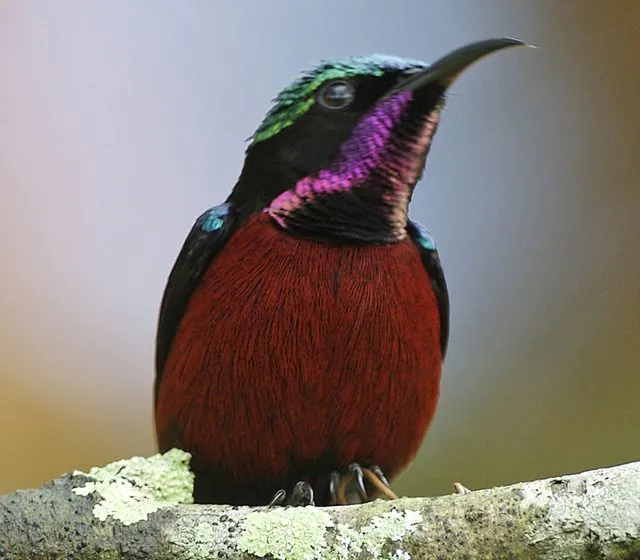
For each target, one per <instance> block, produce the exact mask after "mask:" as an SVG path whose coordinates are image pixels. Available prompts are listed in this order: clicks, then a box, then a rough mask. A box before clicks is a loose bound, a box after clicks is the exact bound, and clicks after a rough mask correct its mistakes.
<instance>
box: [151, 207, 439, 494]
mask: <svg viewBox="0 0 640 560" xmlns="http://www.w3.org/2000/svg"><path fill="white" fill-rule="evenodd" d="M439 336H440V321H439V314H438V306H437V303H436V298H435V295H434V293H433V290H432V288H431V283H430V281H429V278H428V276H427V272H426V270H425V268H424V267H423V264H422V262H421V260H420V254H419V252H418V250H417V248H416V247H415V246H414V244H413V242H412V241H411V240H409V239H406V240H404V241H402V242H399V243H395V244H390V245H380V246H348V245H345V246H335V245H330V244H325V243H321V242H316V241H312V240H304V239H298V238H295V237H292V236H290V235H288V234H286V233H284V232H282V231H280V230H278V229H276V228H275V227H274V226H273V225H272V223H271V222H270V220H269V218H268V217H266V216H265V215H261V216H258V217H255V218H253V219H251V220H250V221H249V222H247V223H246V224H245V225H244V226H243V227H242V228H240V229H239V230H238V231H237V232H236V233H235V234H234V235H233V237H232V238H231V239H230V240H229V242H228V243H227V246H226V247H225V248H224V250H223V251H222V252H221V253H220V254H219V255H218V256H217V258H216V259H215V260H214V262H213V263H212V264H211V266H210V267H209V269H208V270H207V272H206V273H205V274H204V276H203V278H202V280H201V282H200V284H199V285H198V288H197V289H196V290H195V292H194V293H193V295H192V297H191V299H190V301H189V304H188V306H187V309H186V312H185V314H184V317H183V319H182V321H181V323H180V325H179V328H178V331H177V333H176V336H175V339H174V341H173V345H172V347H171V352H170V355H169V358H168V360H167V362H166V366H165V369H164V374H163V377H162V381H161V385H160V391H159V396H158V402H157V406H156V429H157V432H158V436H159V437H158V439H159V442H160V447H161V449H168V448H171V447H174V446H179V447H182V448H183V449H185V450H187V451H189V452H190V453H191V454H192V455H193V462H192V464H193V468H194V471H195V472H196V488H202V489H203V490H202V491H201V492H200V496H198V495H196V500H197V501H210V502H218V501H219V502H227V503H229V502H231V503H233V502H234V499H233V497H231V496H230V491H231V490H230V489H233V491H234V492H235V493H236V494H238V493H239V494H242V495H243V498H242V499H243V500H244V501H246V503H252V502H255V503H264V497H265V496H266V497H267V498H266V499H267V500H268V499H269V498H270V496H271V495H272V494H273V492H275V491H276V490H277V489H278V488H279V487H282V486H284V485H285V484H287V483H289V482H290V481H293V482H295V481H297V480H301V479H308V480H309V479H312V480H313V479H316V478H319V477H322V476H325V475H328V472H327V470H333V469H344V468H345V467H346V466H347V465H348V464H349V463H351V462H354V461H355V462H359V463H361V464H366V463H371V464H377V465H379V466H380V467H381V468H382V469H383V470H384V471H385V472H386V473H387V475H388V476H391V477H392V476H393V475H394V474H397V473H398V472H399V471H401V470H402V469H403V468H404V467H406V466H407V464H408V463H409V461H410V460H411V459H412V458H413V456H414V455H415V453H416V452H417V450H418V448H419V446H420V443H421V441H422V439H423V437H424V435H425V433H426V430H427V428H428V426H429V423H430V421H431V419H432V417H433V414H434V411H435V407H436V402H437V399H438V393H439V385H440V368H441V361H442V360H441V351H440V342H439ZM198 477H200V482H199V481H198ZM207 478H208V479H209V480H205V479H207ZM205 488H206V490H205Z"/></svg>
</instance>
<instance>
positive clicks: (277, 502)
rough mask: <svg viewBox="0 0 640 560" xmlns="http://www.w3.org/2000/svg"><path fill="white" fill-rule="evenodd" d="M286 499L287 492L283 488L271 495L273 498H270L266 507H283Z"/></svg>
mask: <svg viewBox="0 0 640 560" xmlns="http://www.w3.org/2000/svg"><path fill="white" fill-rule="evenodd" d="M286 498H287V491H286V490H285V489H284V488H280V490H278V491H277V492H276V493H275V494H274V495H273V498H271V501H270V502H269V506H268V507H273V506H283V505H284V501H285V499H286Z"/></svg>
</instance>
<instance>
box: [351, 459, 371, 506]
mask: <svg viewBox="0 0 640 560" xmlns="http://www.w3.org/2000/svg"><path fill="white" fill-rule="evenodd" d="M347 470H348V471H349V474H350V475H351V476H352V477H353V481H354V482H355V485H356V490H357V491H358V494H359V495H360V498H361V499H362V500H363V501H366V500H367V489H366V488H365V487H364V476H363V473H362V467H361V466H360V465H358V463H351V464H350V465H349V466H348V467H347Z"/></svg>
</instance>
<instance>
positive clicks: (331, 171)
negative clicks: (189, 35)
mask: <svg viewBox="0 0 640 560" xmlns="http://www.w3.org/2000/svg"><path fill="white" fill-rule="evenodd" d="M522 45H524V43H523V42H521V41H519V40H516V39H511V38H495V39H487V40H483V41H477V42H474V43H471V44H467V45H465V46H463V47H461V48H458V49H456V50H454V51H452V52H450V53H449V54H448V55H445V56H443V57H442V58H440V59H438V60H436V62H434V63H432V64H426V63H424V62H421V61H419V60H412V59H406V58H399V57H395V56H389V55H370V56H351V57H346V58H340V59H331V60H323V61H321V62H320V63H318V64H316V65H315V66H314V67H313V68H311V69H309V70H307V71H305V72H303V73H302V74H300V75H299V76H298V77H297V78H296V79H295V80H294V81H293V83H291V84H290V85H289V86H288V87H286V88H285V89H284V90H283V91H282V92H281V93H280V94H279V95H278V96H277V97H276V98H275V99H274V101H273V105H272V107H271V109H270V110H269V111H268V113H267V114H266V116H265V118H264V120H263V121H262V123H261V124H260V125H259V127H258V128H257V130H256V131H255V133H254V134H253V136H252V137H251V138H250V139H249V141H248V146H247V148H246V151H245V160H244V165H243V168H242V171H241V172H240V175H239V178H238V180H237V182H236V184H235V186H234V187H233V189H232V190H231V192H230V194H229V195H228V197H227V198H226V200H225V201H224V202H222V203H220V204H218V205H216V206H213V207H211V208H209V209H208V210H206V211H205V212H204V213H202V214H201V215H200V216H199V217H198V218H197V220H196V221H195V224H194V225H193V227H192V229H191V230H190V232H189V233H188V236H187V238H186V240H185V242H184V245H183V246H182V249H181V250H180V252H179V255H178V257H177V260H176V261H175V264H174V266H173V268H172V270H171V272H170V274H169V277H168V281H167V285H166V288H165V290H164V294H163V296H162V301H161V305H160V313H159V318H158V327H157V335H156V356H155V370H156V376H155V383H154V417H155V428H156V435H157V441H158V447H159V449H160V451H167V450H169V449H171V448H174V447H177V448H180V449H183V450H185V451H187V452H188V453H190V454H191V468H192V471H193V473H194V493H193V494H194V501H195V502H196V503H211V504H232V505H247V506H259V505H271V506H274V507H275V506H277V505H316V506H329V505H344V504H348V503H358V502H362V501H367V500H371V499H373V498H374V497H378V496H386V497H396V496H395V494H394V493H393V492H392V491H391V490H390V488H389V484H390V482H389V481H392V480H393V479H394V478H395V477H397V475H398V474H399V473H401V472H402V471H403V470H405V469H406V468H407V467H408V465H409V464H410V463H411V461H412V460H413V458H414V457H415V455H416V453H417V451H418V449H419V447H420V446H421V443H422V441H423V439H424V437H425V435H426V432H427V430H428V428H429V426H430V424H431V422H432V420H433V417H434V413H435V410H436V405H437V402H438V398H439V393H440V378H441V370H442V364H443V361H444V358H445V355H446V352H447V344H448V339H449V294H448V290H447V284H446V280H445V276H444V273H443V269H442V266H441V262H440V257H439V253H438V249H437V247H436V243H435V240H434V237H433V235H432V234H431V233H430V232H429V230H427V229H426V228H425V227H424V226H423V225H421V224H420V223H418V222H417V221H415V220H413V219H411V218H410V217H409V205H410V201H411V198H412V195H413V192H414V188H415V186H416V184H417V183H418V181H419V180H420V179H421V177H422V174H423V170H424V167H425V162H426V158H427V154H428V153H429V149H430V146H431V144H432V141H433V138H434V135H435V133H436V130H437V128H438V124H439V122H440V116H441V113H442V110H443V108H444V105H445V101H446V94H447V91H448V89H449V87H450V85H451V84H452V83H453V82H454V80H455V79H456V78H457V77H458V76H459V75H460V74H461V73H462V72H463V71H464V70H465V69H466V68H467V67H469V66H470V65H471V64H472V63H474V62H475V61H477V60H478V59H480V58H482V57H484V56H486V55H488V54H490V53H494V52H496V51H500V50H503V49H506V48H508V47H515V46H522Z"/></svg>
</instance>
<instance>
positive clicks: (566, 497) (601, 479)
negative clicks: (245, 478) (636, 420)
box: [0, 450, 640, 560]
mask: <svg viewBox="0 0 640 560" xmlns="http://www.w3.org/2000/svg"><path fill="white" fill-rule="evenodd" d="M188 462H189V456H188V455H187V454H186V453H183V452H182V451H178V450H173V451H170V452H168V453H166V454H164V455H156V456H154V457H151V458H149V459H143V458H134V459H130V460H127V461H118V462H117V463H112V464H111V465H108V466H107V467H104V468H101V469H93V470H92V471H91V472H90V473H88V474H83V473H73V474H69V475H65V476H63V477H61V478H59V479H56V480H54V481H52V482H50V483H48V484H45V485H44V486H42V487H41V488H38V489H33V490H19V491H17V492H15V493H13V494H9V495H7V496H3V497H0V559H2V560H5V559H22V558H25V559H26V558H29V559H39V558H47V559H49V558H56V559H61V558H64V559H76V558H77V559H83V560H85V559H93V558H96V559H103V560H105V559H109V560H112V559H113V560H115V559H119V558H126V559H142V558H145V559H149V560H160V559H167V560H168V559H176V560H181V559H188V560H197V559H205V558H215V559H217V558H227V559H236V558H275V559H295V560H302V559H329V560H330V559H345V560H346V559H350V558H362V559H365V558H366V559H370V558H374V559H375V558H378V559H392V560H408V559H414V560H417V559H446V560H454V559H457V558H460V559H462V558H464V559H467V560H471V559H475V558H478V559H497V558H505V559H506V558H509V559H521V558H523V559H526V558H536V559H537V558H541V559H553V560H555V559H558V560H572V559H590V560H591V559H609V558H610V559H616V560H620V559H627V558H628V559H638V558H640V462H638V463H631V464H628V465H622V466H619V467H612V468H609V469H601V470H597V471H590V472H586V473H583V474H578V475H571V476H562V477H557V478H552V479H547V480H540V481H535V482H527V483H523V484H516V485H513V486H508V487H503V488H493V489H491V490H481V491H476V492H471V493H469V494H462V495H450V496H443V497H438V498H405V499H401V500H396V501H376V502H373V503H370V504H364V505H358V506H346V507H335V508H314V507H304V508H279V507H278V508H273V509H268V508H239V507H230V506H196V505H189V502H190V501H191V489H192V484H193V477H192V475H191V473H190V472H189V470H188Z"/></svg>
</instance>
